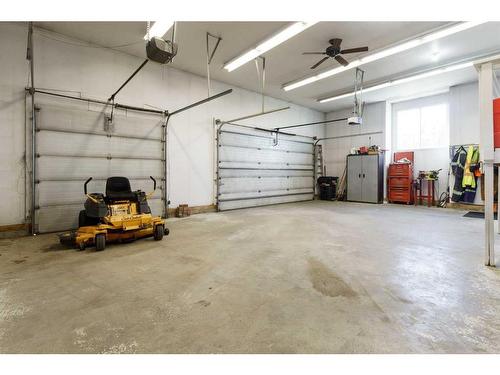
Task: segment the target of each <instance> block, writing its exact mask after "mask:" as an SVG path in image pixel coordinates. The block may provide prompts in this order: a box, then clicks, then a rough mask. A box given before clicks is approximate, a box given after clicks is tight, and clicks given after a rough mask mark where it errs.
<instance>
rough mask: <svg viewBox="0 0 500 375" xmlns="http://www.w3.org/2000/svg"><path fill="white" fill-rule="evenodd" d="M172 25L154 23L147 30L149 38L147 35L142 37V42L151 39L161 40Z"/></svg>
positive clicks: (165, 22) (168, 22) (168, 23)
mask: <svg viewBox="0 0 500 375" xmlns="http://www.w3.org/2000/svg"><path fill="white" fill-rule="evenodd" d="M173 25H174V21H155V23H154V24H153V26H151V27H150V28H149V38H148V33H146V35H144V40H148V39H151V38H153V37H158V38H161V37H162V36H163V35H165V34H166V33H167V31H168V30H170V28H171V27H172V26H173Z"/></svg>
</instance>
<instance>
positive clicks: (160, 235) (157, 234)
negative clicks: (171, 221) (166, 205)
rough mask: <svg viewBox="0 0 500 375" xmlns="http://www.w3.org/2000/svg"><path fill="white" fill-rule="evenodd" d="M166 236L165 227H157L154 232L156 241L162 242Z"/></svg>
mask: <svg viewBox="0 0 500 375" xmlns="http://www.w3.org/2000/svg"><path fill="white" fill-rule="evenodd" d="M164 234H165V228H164V227H163V225H157V226H156V227H155V230H154V239H155V241H161V240H162V238H163V235H164Z"/></svg>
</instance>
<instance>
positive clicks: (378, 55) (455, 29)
mask: <svg viewBox="0 0 500 375" xmlns="http://www.w3.org/2000/svg"><path fill="white" fill-rule="evenodd" d="M482 23H484V22H462V23H459V24H456V25H453V26H450V27H447V28H444V29H441V30H438V31H435V32H433V33H430V34H427V35H424V36H421V37H419V38H416V39H411V40H409V41H407V42H403V43H401V44H398V45H396V46H394V47H389V48H386V49H383V50H381V51H379V52H375V53H372V54H371V55H368V56H364V57H362V58H360V59H358V60H355V61H352V62H350V63H349V65H348V66H345V67H344V66H340V67H337V68H334V69H330V70H327V71H325V72H323V73H319V74H317V75H314V76H311V77H308V78H304V79H301V80H299V81H296V82H291V83H288V84H285V85H284V86H283V90H285V91H290V90H293V89H296V88H298V87H302V86H305V85H308V84H310V83H313V82H316V81H319V80H321V79H324V78H327V77H331V76H333V75H335V74H339V73H342V72H345V71H346V70H349V69H353V68H356V67H358V66H361V65H364V64H367V63H370V62H373V61H377V60H380V59H383V58H385V57H388V56H392V55H395V54H397V53H400V52H403V51H407V50H409V49H412V48H415V47H418V46H420V45H422V44H425V43H428V42H431V41H433V40H437V39H441V38H444V37H446V36H449V35H452V34H455V33H459V32H461V31H464V30H467V29H470V28H472V27H475V26H478V25H480V24H482Z"/></svg>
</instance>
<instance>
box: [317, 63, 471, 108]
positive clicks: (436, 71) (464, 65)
mask: <svg viewBox="0 0 500 375" xmlns="http://www.w3.org/2000/svg"><path fill="white" fill-rule="evenodd" d="M472 66H473V62H472V61H469V62H464V63H460V64H455V65H449V66H446V67H444V68H439V69H433V70H429V71H427V72H424V73H420V74H415V75H413V76H408V77H404V78H400V79H395V80H392V81H387V82H384V83H380V84H378V85H375V86H371V87H368V88H366V89H363V91H362V92H363V93H365V92H370V91H376V90H380V89H384V88H386V87H391V86H397V85H400V84H403V83H407V82H412V81H416V80H419V79H422V78H427V77H432V76H435V75H438V74H443V73H448V72H453V71H455V70H460V69H465V68H469V67H472ZM350 96H354V91H353V92H348V93H346V94H341V95H336V96H331V97H329V98H324V99H319V100H318V102H320V103H328V102H331V101H334V100H339V99H344V98H348V97H350Z"/></svg>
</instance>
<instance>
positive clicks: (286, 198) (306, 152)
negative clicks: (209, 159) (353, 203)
mask: <svg viewBox="0 0 500 375" xmlns="http://www.w3.org/2000/svg"><path fill="white" fill-rule="evenodd" d="M275 143H276V142H275V136H273V135H272V134H271V133H270V132H269V131H265V130H260V129H254V128H248V127H236V126H234V125H231V126H228V127H227V128H226V127H224V129H223V130H220V129H219V132H218V145H217V147H218V150H217V152H218V154H217V155H218V163H217V167H218V170H217V173H218V175H217V176H218V197H217V198H218V207H219V210H226V209H236V208H244V207H252V206H258V205H266V204H275V203H283V202H295V201H299V200H307V199H312V198H313V186H314V181H313V176H314V170H313V162H314V161H313V149H314V146H313V140H312V138H308V137H303V136H292V135H285V134H281V133H280V134H279V136H278V142H277V144H276V145H275Z"/></svg>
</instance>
